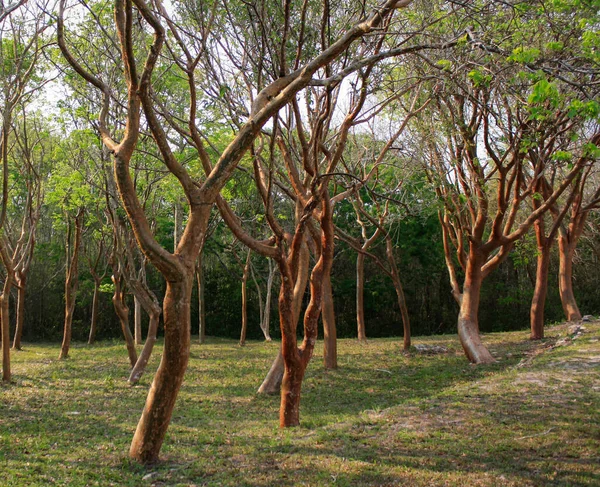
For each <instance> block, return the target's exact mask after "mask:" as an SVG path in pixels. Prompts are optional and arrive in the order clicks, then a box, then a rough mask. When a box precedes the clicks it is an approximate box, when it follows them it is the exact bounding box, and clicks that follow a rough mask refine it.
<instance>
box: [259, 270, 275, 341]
mask: <svg viewBox="0 0 600 487" xmlns="http://www.w3.org/2000/svg"><path fill="white" fill-rule="evenodd" d="M274 276H275V268H274V267H273V263H272V262H271V259H269V277H268V279H267V295H266V297H265V308H264V313H263V320H262V322H261V324H260V328H261V330H262V332H263V335H264V336H265V340H266V341H268V342H270V341H271V334H270V326H271V296H272V295H273V277H274Z"/></svg>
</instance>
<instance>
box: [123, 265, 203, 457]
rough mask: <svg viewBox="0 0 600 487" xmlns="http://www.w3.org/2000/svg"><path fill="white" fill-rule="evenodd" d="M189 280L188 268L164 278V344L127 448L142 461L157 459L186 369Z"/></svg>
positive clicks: (188, 329)
mask: <svg viewBox="0 0 600 487" xmlns="http://www.w3.org/2000/svg"><path fill="white" fill-rule="evenodd" d="M193 279H194V272H193V269H192V268H190V269H189V271H188V272H187V273H186V274H185V275H182V276H181V279H180V280H178V281H167V289H166V292H165V297H164V301H163V316H164V326H165V345H164V348H163V355H162V360H161V362H160V365H159V367H158V370H157V372H156V375H155V376H154V380H153V382H152V387H151V388H150V393H149V394H148V398H147V400H146V406H145V407H144V412H143V413H142V417H141V418H140V421H139V423H138V426H137V429H136V431H135V435H134V437H133V441H132V443H131V448H130V450H129V454H130V456H131V457H132V458H134V459H136V460H138V461H140V462H142V463H153V462H156V461H157V460H158V453H159V451H160V448H161V446H162V443H163V440H164V438H165V433H166V431H167V427H168V425H169V422H170V421H171V415H172V414H173V408H174V406H175V400H176V398H177V394H178V392H179V389H180V387H181V383H182V382H183V376H184V374H185V370H186V368H187V364H188V358H189V351H190V325H191V322H190V305H191V297H192V283H193Z"/></svg>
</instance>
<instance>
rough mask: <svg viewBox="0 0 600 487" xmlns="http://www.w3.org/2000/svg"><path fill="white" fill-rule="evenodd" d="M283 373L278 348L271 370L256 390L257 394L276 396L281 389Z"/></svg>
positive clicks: (281, 357)
mask: <svg viewBox="0 0 600 487" xmlns="http://www.w3.org/2000/svg"><path fill="white" fill-rule="evenodd" d="M283 371H284V365H283V354H282V353H281V348H280V349H279V353H278V354H277V357H275V360H274V361H273V364H272V365H271V368H270V369H269V372H268V373H267V376H266V377H265V380H264V381H263V383H262V384H261V385H260V387H259V388H258V391H257V392H258V394H277V393H278V392H279V390H280V388H281V380H282V379H283Z"/></svg>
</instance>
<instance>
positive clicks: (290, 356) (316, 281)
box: [279, 190, 334, 428]
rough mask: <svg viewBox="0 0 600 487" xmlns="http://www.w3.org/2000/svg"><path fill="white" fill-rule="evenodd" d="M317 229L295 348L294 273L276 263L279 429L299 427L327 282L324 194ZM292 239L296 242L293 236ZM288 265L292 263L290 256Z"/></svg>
mask: <svg viewBox="0 0 600 487" xmlns="http://www.w3.org/2000/svg"><path fill="white" fill-rule="evenodd" d="M320 227H321V249H320V254H321V255H320V257H319V260H318V261H317V263H316V264H315V266H314V267H313V270H312V272H311V275H310V302H309V303H308V306H307V307H306V310H305V312H304V340H303V341H302V345H301V346H300V347H298V346H297V338H296V328H297V317H296V316H294V315H295V309H294V299H293V298H294V291H295V290H294V289H293V288H292V287H291V286H290V283H291V281H292V276H293V275H294V274H296V273H294V269H291V268H290V267H289V266H287V267H288V268H287V269H286V263H287V261H286V260H284V259H282V260H281V261H280V262H279V268H280V270H281V281H282V282H281V292H280V294H279V314H280V323H281V351H282V353H283V360H284V364H285V370H284V373H283V381H282V383H281V405H280V409H279V425H280V427H282V428H287V427H291V426H297V425H298V424H299V423H300V416H299V410H300V393H301V387H302V381H303V379H304V374H305V372H306V368H307V366H308V364H309V362H310V358H311V357H312V354H313V350H314V346H315V342H316V341H317V335H318V321H319V316H320V315H321V310H322V306H323V299H324V294H325V286H326V283H328V282H330V279H331V265H332V263H333V245H334V238H333V221H332V208H331V204H330V200H329V195H328V193H327V191H326V190H324V191H323V194H322V212H321V216H320ZM297 231H298V230H297ZM295 238H297V235H296V237H295ZM294 243H295V242H293V243H292V252H294V250H295V249H294ZM291 262H292V263H293V262H294V259H293V255H292V259H291ZM297 264H298V261H297V262H296V265H297Z"/></svg>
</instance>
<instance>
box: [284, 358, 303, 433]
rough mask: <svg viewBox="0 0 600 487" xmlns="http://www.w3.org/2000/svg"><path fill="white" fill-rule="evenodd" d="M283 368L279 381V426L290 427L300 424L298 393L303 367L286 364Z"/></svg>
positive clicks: (300, 387) (300, 386)
mask: <svg viewBox="0 0 600 487" xmlns="http://www.w3.org/2000/svg"><path fill="white" fill-rule="evenodd" d="M298 362H299V361H298ZM284 370H285V372H284V374H283V379H282V382H281V405H280V410H279V426H280V427H282V428H290V427H294V426H298V425H299V424H300V393H301V389H302V380H303V378H304V371H305V369H303V368H302V367H301V366H300V365H299V364H297V365H295V366H294V367H288V366H286V367H285V369H284Z"/></svg>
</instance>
